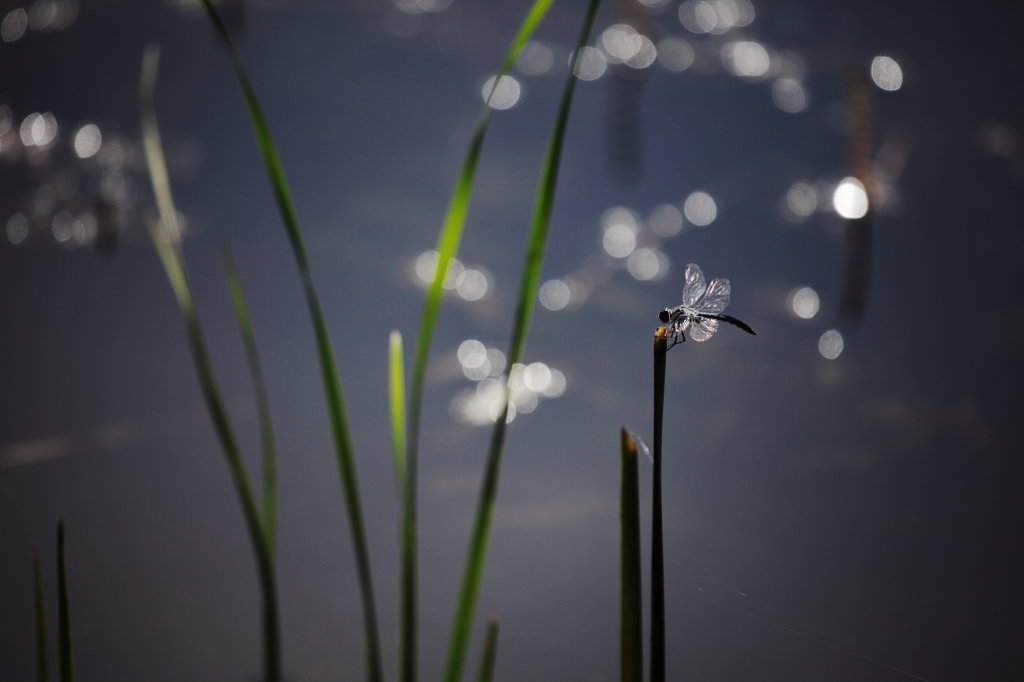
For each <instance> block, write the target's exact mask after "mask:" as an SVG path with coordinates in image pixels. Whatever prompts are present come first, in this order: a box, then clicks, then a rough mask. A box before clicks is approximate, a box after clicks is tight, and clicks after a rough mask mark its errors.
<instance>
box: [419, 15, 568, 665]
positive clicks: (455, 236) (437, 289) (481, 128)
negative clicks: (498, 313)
mask: <svg viewBox="0 0 1024 682" xmlns="http://www.w3.org/2000/svg"><path fill="white" fill-rule="evenodd" d="M553 2H554V0H535V2H534V3H533V5H531V6H530V9H529V10H528V11H527V13H526V16H525V17H524V19H523V22H522V24H520V26H519V30H518V31H517V32H516V35H515V37H514V38H513V39H512V43H511V44H510V45H509V47H508V50H507V51H506V52H505V57H504V59H503V60H502V63H501V67H500V68H499V69H498V73H497V75H496V76H495V78H494V85H493V86H492V87H491V92H490V93H489V94H488V96H487V102H486V103H485V104H484V107H483V109H482V110H481V112H480V116H479V117H478V118H477V122H476V126H475V127H474V129H473V135H472V137H471V138H470V142H469V147H468V148H467V149H466V156H465V158H464V159H463V161H462V168H461V169H460V170H459V176H458V179H457V180H456V182H455V187H454V188H453V189H452V195H451V197H450V198H449V200H448V207H447V209H446V210H445V216H444V221H443V222H442V225H441V233H440V235H439V236H438V241H437V254H438V256H437V266H436V269H435V271H434V279H433V281H432V282H431V283H430V286H429V287H428V289H427V296H426V299H425V301H424V303H423V316H422V318H421V320H420V328H419V333H418V334H417V337H416V351H415V354H414V357H413V369H412V386H411V391H410V398H409V412H408V431H407V436H408V437H407V441H406V457H405V461H404V470H405V473H404V478H405V482H404V485H403V489H404V495H403V499H404V505H406V508H405V509H403V512H402V518H403V523H408V524H409V525H410V526H411V528H410V529H403V531H402V535H403V537H404V536H406V535H409V534H411V535H412V537H413V541H412V545H410V547H409V548H408V549H409V550H410V553H409V554H408V555H406V556H403V559H402V571H403V578H402V582H403V585H405V586H407V589H408V592H407V593H404V598H408V599H409V600H410V602H409V603H408V604H403V606H402V607H401V608H402V613H403V620H402V624H401V626H400V635H399V638H400V640H401V642H400V645H399V646H400V650H401V652H402V653H401V655H400V661H399V678H400V679H401V680H402V682H413V681H414V680H415V679H416V657H417V644H416V611H417V605H416V546H415V535H416V499H417V470H418V454H417V453H418V450H419V432H420V414H421V411H422V409H421V408H422V401H423V385H424V377H425V376H426V367H427V355H428V354H429V352H430V341H431V338H432V337H433V333H434V325H435V323H436V322H437V314H438V311H439V309H440V307H441V297H442V294H443V293H444V286H443V285H444V281H445V278H446V277H447V274H448V266H449V264H450V262H451V259H452V258H453V257H454V256H455V254H456V252H457V251H458V248H459V242H460V241H461V240H462V232H463V230H464V227H465V224H466V214H467V212H468V211H469V200H470V195H471V194H472V191H473V182H474V180H475V179H476V168H477V162H478V161H479V159H480V151H481V149H482V148H483V143H484V137H485V136H486V135H487V128H488V125H489V124H490V120H491V113H492V112H493V109H492V108H491V106H490V101H491V98H492V97H493V96H494V92H495V91H496V90H497V88H498V83H499V82H500V81H501V78H502V76H504V75H505V74H507V73H508V72H509V70H510V69H511V68H512V64H513V63H515V60H516V57H518V56H519V53H520V52H521V51H522V49H523V46H524V45H525V44H526V42H527V41H528V40H529V39H530V37H531V36H532V35H533V33H534V31H535V30H536V29H537V26H538V25H539V24H540V22H541V20H542V19H543V18H544V16H545V15H546V14H547V12H548V10H549V9H550V8H551V5H552V3H553Z"/></svg>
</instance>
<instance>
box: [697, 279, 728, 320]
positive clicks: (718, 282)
mask: <svg viewBox="0 0 1024 682" xmlns="http://www.w3.org/2000/svg"><path fill="white" fill-rule="evenodd" d="M731 292H732V287H731V286H730V285H729V280H727V279H726V278H724V277H719V278H718V279H713V280H711V284H710V285H708V290H707V292H705V294H704V298H702V299H700V300H699V301H697V305H696V308H697V310H698V311H700V312H702V313H720V312H722V311H723V310H725V306H727V305H729V295H730V293H731Z"/></svg>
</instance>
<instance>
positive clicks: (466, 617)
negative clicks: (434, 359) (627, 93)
mask: <svg viewBox="0 0 1024 682" xmlns="http://www.w3.org/2000/svg"><path fill="white" fill-rule="evenodd" d="M599 4H600V0H590V3H589V5H588V8H587V12H586V15H585V17H584V19H583V25H582V26H581V28H580V33H579V37H578V38H577V41H576V47H575V49H574V51H573V55H574V56H573V63H572V67H571V69H570V72H569V75H568V77H567V79H566V83H565V86H564V88H563V90H562V97H561V101H560V102H559V106H558V111H557V114H556V116H555V123H554V126H553V127H552V131H551V137H550V139H549V141H548V146H547V150H546V152H545V155H544V161H543V163H542V165H541V172H540V179H539V182H538V188H537V193H536V195H535V201H534V208H533V217H532V220H531V227H530V236H529V240H528V243H527V248H526V255H525V262H524V266H523V277H522V280H521V282H520V287H519V298H518V302H517V304H516V313H515V317H514V322H513V328H512V339H511V342H510V344H509V352H508V363H507V366H506V368H505V377H504V379H505V381H504V383H505V391H504V396H503V400H502V409H501V410H500V411H499V413H498V418H497V420H496V421H495V424H494V431H493V432H492V434H491V442H490V446H489V448H488V454H487V463H486V465H485V470H484V477H483V481H482V482H481V487H480V496H479V499H478V502H477V508H476V514H475V517H474V522H473V530H472V535H471V537H470V543H469V549H468V551H467V552H466V562H465V566H464V568H463V575H462V583H461V587H460V590H459V597H458V603H457V605H456V609H455V618H454V620H453V623H452V629H451V635H450V638H449V646H448V656H447V659H446V663H445V670H444V676H443V679H444V680H445V682H457V681H458V680H459V679H460V677H461V676H462V668H463V665H464V663H465V657H466V648H467V644H468V641H469V634H470V628H471V626H472V622H473V616H474V613H475V611H476V601H477V597H478V596H479V593H480V584H481V581H482V579H483V568H484V559H485V557H486V554H487V544H488V541H489V540H490V529H491V520H492V518H493V516H494V506H495V501H496V499H497V492H498V477H499V473H500V471H501V455H502V448H503V445H504V440H505V428H506V421H507V416H508V400H509V382H508V378H509V373H510V372H511V368H512V366H513V365H515V364H516V363H518V362H519V361H520V360H521V359H522V355H523V348H524V346H525V343H526V332H527V330H528V328H529V324H530V318H531V315H532V313H533V305H534V301H535V300H536V297H537V285H538V282H539V280H540V269H541V262H542V260H543V256H544V249H545V246H546V244H547V235H548V228H549V226H550V223H551V210H552V207H553V205H554V198H555V189H556V185H557V180H558V169H559V162H560V160H561V155H562V144H563V142H564V140H565V128H566V123H567V121H568V118H569V108H570V104H571V103H572V96H573V92H574V90H575V86H576V75H575V74H576V67H577V64H578V62H579V55H580V52H581V50H582V48H583V46H584V45H585V44H586V41H587V37H588V36H589V35H590V29H591V27H592V25H593V22H594V16H595V15H596V14H597V7H598V5H599Z"/></svg>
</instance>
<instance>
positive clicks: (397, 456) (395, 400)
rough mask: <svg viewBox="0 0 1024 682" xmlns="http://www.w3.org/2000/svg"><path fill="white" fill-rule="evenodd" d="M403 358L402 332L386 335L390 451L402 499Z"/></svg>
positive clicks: (394, 331) (397, 488) (396, 489)
mask: <svg viewBox="0 0 1024 682" xmlns="http://www.w3.org/2000/svg"><path fill="white" fill-rule="evenodd" d="M404 367H405V359H404V353H403V345H402V332H400V331H398V330H392V332H391V334H390V335H389V336H388V407H389V411H390V413H391V451H392V456H393V458H394V465H395V491H396V492H397V493H398V497H399V499H402V495H403V492H402V489H403V484H404V481H405V434H406V430H405V371H404Z"/></svg>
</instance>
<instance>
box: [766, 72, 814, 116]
mask: <svg viewBox="0 0 1024 682" xmlns="http://www.w3.org/2000/svg"><path fill="white" fill-rule="evenodd" d="M772 102H774V103H775V106H777V107H778V108H779V109H780V110H782V111H785V112H786V113H787V114H798V113H800V112H801V111H803V110H804V109H806V108H807V102H808V97H807V90H806V89H805V88H804V86H803V84H802V83H801V82H800V81H798V80H797V79H795V78H778V79H776V81H775V82H774V83H772Z"/></svg>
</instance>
